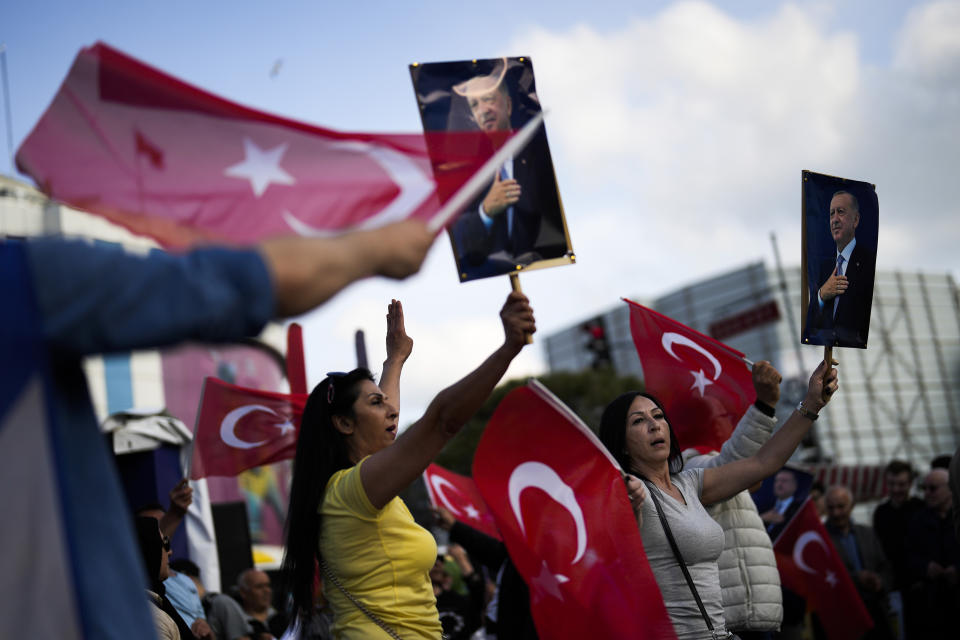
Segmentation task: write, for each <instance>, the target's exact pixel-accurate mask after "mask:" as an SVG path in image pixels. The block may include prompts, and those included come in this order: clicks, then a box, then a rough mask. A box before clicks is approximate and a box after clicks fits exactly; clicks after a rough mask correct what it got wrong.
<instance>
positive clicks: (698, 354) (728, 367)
mask: <svg viewBox="0 0 960 640" xmlns="http://www.w3.org/2000/svg"><path fill="white" fill-rule="evenodd" d="M624 302H626V303H627V304H628V305H629V307H630V332H631V333H632V334H633V342H634V344H635V345H636V347H637V355H638V356H639V357H640V364H641V366H642V367H643V381H644V384H645V385H646V389H647V391H648V392H649V393H651V394H653V395H654V396H656V397H657V398H658V399H659V400H660V402H661V403H663V406H664V408H665V409H666V411H667V415H668V416H669V417H670V422H671V424H672V425H673V428H674V431H676V434H677V440H679V441H680V446H681V447H683V448H684V449H686V448H689V447H697V448H698V449H700V450H702V451H712V450H717V451H719V450H720V447H721V446H723V443H724V442H725V441H726V440H727V438H729V437H730V434H731V433H732V432H733V429H734V427H736V425H737V422H739V420H740V418H742V417H743V414H744V413H745V412H746V410H747V408H748V407H749V406H750V404H751V403H753V401H754V400H756V397H757V394H756V391H754V389H753V378H752V374H751V372H750V370H749V369H748V368H747V367H746V365H745V364H744V361H743V354H742V353H740V352H739V351H737V350H736V349H733V348H731V347H728V346H727V345H725V344H723V343H722V342H719V341H718V340H715V339H713V338H711V337H709V336H705V335H703V334H702V333H700V332H699V331H695V330H693V329H691V328H690V327H687V326H685V325H682V324H680V323H679V322H677V321H676V320H673V319H671V318H668V317H667V316H665V315H662V314H660V313H657V312H656V311H654V310H653V309H648V308H647V307H644V306H642V305H639V304H637V303H635V302H631V301H630V300H626V299H624Z"/></svg>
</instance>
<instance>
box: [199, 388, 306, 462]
mask: <svg viewBox="0 0 960 640" xmlns="http://www.w3.org/2000/svg"><path fill="white" fill-rule="evenodd" d="M306 403H307V395H306V394H299V393H297V394H286V393H273V392H270V391H257V390H256V389H247V388H245V387H238V386H236V385H232V384H228V383H226V382H224V381H223V380H219V379H217V378H206V379H204V381H203V395H202V396H201V399H200V409H199V410H198V412H197V427H196V429H195V430H194V434H193V458H192V462H191V465H190V477H191V478H205V477H207V476H235V475H238V474H239V473H240V472H241V471H244V470H245V469H250V468H253V467H258V466H260V465H263V464H270V463H273V462H279V461H280V460H287V459H289V458H293V457H294V455H295V454H296V452H297V434H298V433H300V419H301V417H302V416H303V408H304V406H306Z"/></svg>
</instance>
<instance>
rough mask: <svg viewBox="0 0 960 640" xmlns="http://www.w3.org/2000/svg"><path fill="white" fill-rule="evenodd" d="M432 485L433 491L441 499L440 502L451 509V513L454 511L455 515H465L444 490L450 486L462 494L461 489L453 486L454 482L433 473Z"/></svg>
mask: <svg viewBox="0 0 960 640" xmlns="http://www.w3.org/2000/svg"><path fill="white" fill-rule="evenodd" d="M430 485H431V486H432V487H433V492H434V493H435V494H436V495H437V498H439V499H440V502H442V503H443V506H445V507H446V508H447V509H449V510H450V513H452V514H453V515H455V516H462V515H463V514H462V512H461V511H460V509H458V508H457V507H456V506H455V505H454V504H453V503H452V502H450V500H449V498H447V496H446V494H445V493H444V492H443V489H444V487H449V488H451V489H453V490H454V491H456V493H457V494H458V495H462V494H461V493H460V492H459V491H457V488H456V487H455V486H453V483H452V482H450V481H449V480H447V479H446V478H441V477H440V476H438V475H436V474H433V473H431V474H430Z"/></svg>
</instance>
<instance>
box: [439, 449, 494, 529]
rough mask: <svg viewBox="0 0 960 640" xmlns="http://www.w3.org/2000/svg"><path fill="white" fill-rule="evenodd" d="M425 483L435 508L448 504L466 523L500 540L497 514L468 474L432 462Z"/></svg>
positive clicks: (453, 512)
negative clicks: (495, 521) (487, 503)
mask: <svg viewBox="0 0 960 640" xmlns="http://www.w3.org/2000/svg"><path fill="white" fill-rule="evenodd" d="M423 482H424V484H426V485H427V493H428V494H429V495H430V502H431V503H432V504H433V506H434V507H444V508H445V509H447V510H448V511H449V512H450V513H452V514H453V517H454V518H456V519H457V520H459V521H460V522H462V523H463V524H465V525H467V526H469V527H472V528H474V529H476V530H477V531H482V532H483V533H485V534H487V535H488V536H490V537H491V538H496V539H497V540H499V539H500V532H499V531H497V525H496V524H495V523H494V521H493V514H492V513H490V510H489V509H488V508H487V505H486V503H485V502H484V501H483V498H482V497H481V496H480V491H478V490H477V485H476V484H474V482H473V480H472V479H470V478H468V477H467V476H462V475H460V474H459V473H454V472H453V471H450V470H448V469H444V468H443V467H441V466H440V465H438V464H431V465H430V466H429V467H427V470H426V471H424V472H423Z"/></svg>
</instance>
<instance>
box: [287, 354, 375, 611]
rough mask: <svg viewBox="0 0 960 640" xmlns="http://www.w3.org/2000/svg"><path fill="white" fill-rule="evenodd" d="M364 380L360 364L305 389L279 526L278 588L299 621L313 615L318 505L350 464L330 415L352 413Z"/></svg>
mask: <svg viewBox="0 0 960 640" xmlns="http://www.w3.org/2000/svg"><path fill="white" fill-rule="evenodd" d="M366 380H369V381H371V382H372V381H373V376H372V375H371V374H370V372H369V371H368V370H367V369H362V368H361V369H354V370H353V371H351V372H349V373H343V374H332V375H328V376H327V377H326V378H324V380H323V381H322V382H321V383H320V384H318V385H317V386H316V387H314V389H313V391H312V392H311V393H310V397H309V398H308V399H307V406H306V407H305V408H304V411H303V419H302V420H301V422H300V435H299V437H298V439H297V455H296V458H294V463H293V481H292V483H291V485H290V506H289V508H288V509H287V522H286V525H285V526H284V536H285V538H286V543H287V544H286V551H285V553H284V556H283V566H282V567H281V589H282V590H283V592H284V593H287V594H289V595H290V597H291V599H292V609H293V610H292V612H291V613H292V614H293V615H299V616H300V619H301V622H302V623H303V624H306V622H307V621H308V620H309V619H310V617H311V616H312V615H313V596H314V578H315V575H316V570H317V553H318V551H317V549H318V544H317V543H318V541H319V539H320V525H321V522H320V514H319V512H318V510H317V508H318V507H319V506H320V503H321V501H322V500H323V494H324V491H326V488H327V482H328V481H329V480H330V477H331V476H332V475H333V474H334V473H336V472H337V471H340V470H341V469H347V468H349V467H351V466H353V464H354V463H353V462H352V461H351V460H350V452H349V450H348V448H347V441H346V438H345V437H344V435H343V434H342V433H340V431H338V430H337V428H336V427H335V426H334V425H333V416H347V417H350V418H352V417H354V409H353V405H354V403H355V402H356V401H357V397H359V395H360V386H361V385H362V384H363V382H364V381H366Z"/></svg>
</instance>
